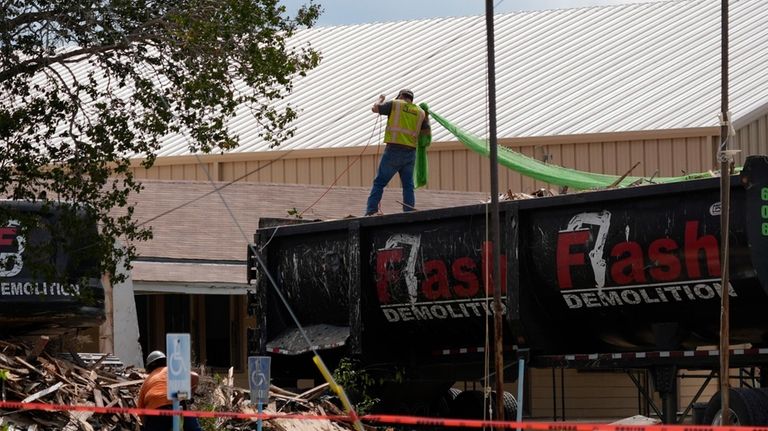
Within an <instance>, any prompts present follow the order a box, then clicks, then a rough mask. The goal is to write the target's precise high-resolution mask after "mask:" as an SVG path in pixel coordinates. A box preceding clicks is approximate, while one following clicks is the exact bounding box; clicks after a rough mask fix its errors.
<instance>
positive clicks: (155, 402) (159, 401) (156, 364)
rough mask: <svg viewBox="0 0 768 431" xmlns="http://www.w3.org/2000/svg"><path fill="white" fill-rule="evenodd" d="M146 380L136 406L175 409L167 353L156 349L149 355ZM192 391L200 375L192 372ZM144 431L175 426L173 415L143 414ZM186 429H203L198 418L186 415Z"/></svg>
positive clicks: (164, 429) (183, 426) (157, 430)
mask: <svg viewBox="0 0 768 431" xmlns="http://www.w3.org/2000/svg"><path fill="white" fill-rule="evenodd" d="M145 369H146V371H147V373H149V375H148V376H147V378H146V380H144V383H143V384H142V385H141V389H140V390H139V398H138V400H136V407H138V408H140V409H161V410H171V409H173V402H172V401H171V400H169V399H168V367H166V358H165V353H163V352H161V351H159V350H155V351H154V352H152V353H150V354H149V355H147V365H146V367H145ZM191 375H192V392H195V388H196V387H197V382H198V380H199V376H198V375H197V373H195V372H192V373H191ZM141 421H142V427H141V429H142V431H169V430H171V429H172V427H173V417H172V416H149V415H147V416H142V418H141ZM182 429H183V430H184V431H202V428H200V422H198V420H197V418H193V417H186V416H185V417H184V420H183V422H182Z"/></svg>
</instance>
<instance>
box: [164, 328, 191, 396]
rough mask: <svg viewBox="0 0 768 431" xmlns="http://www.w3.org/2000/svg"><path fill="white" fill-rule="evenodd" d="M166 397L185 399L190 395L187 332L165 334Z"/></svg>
mask: <svg viewBox="0 0 768 431" xmlns="http://www.w3.org/2000/svg"><path fill="white" fill-rule="evenodd" d="M165 352H166V353H165V354H166V358H167V359H166V362H167V366H168V399H169V400H173V399H177V400H185V399H188V398H190V397H191V395H192V388H191V386H192V376H191V374H190V360H189V334H166V336H165Z"/></svg>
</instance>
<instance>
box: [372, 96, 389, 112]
mask: <svg viewBox="0 0 768 431" xmlns="http://www.w3.org/2000/svg"><path fill="white" fill-rule="evenodd" d="M384 99H386V97H384V95H383V94H382V95H380V96H379V101H378V102H376V103H374V104H373V107H372V108H371V112H374V113H376V114H378V113H379V105H381V104H382V103H384Z"/></svg>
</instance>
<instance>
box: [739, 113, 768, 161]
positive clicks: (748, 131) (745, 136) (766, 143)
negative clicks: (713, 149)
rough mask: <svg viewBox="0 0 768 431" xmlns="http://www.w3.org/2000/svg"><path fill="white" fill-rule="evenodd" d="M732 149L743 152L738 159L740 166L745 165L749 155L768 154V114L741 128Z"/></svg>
mask: <svg viewBox="0 0 768 431" xmlns="http://www.w3.org/2000/svg"><path fill="white" fill-rule="evenodd" d="M731 147H732V148H734V149H740V150H741V154H739V155H738V156H737V157H736V163H737V164H738V165H741V164H743V163H744V158H745V157H746V156H747V155H751V154H768V114H764V115H760V116H757V117H756V118H754V119H752V120H750V121H748V122H746V124H745V125H744V126H741V127H739V128H738V129H737V130H736V136H735V137H734V139H733V144H732V145H731Z"/></svg>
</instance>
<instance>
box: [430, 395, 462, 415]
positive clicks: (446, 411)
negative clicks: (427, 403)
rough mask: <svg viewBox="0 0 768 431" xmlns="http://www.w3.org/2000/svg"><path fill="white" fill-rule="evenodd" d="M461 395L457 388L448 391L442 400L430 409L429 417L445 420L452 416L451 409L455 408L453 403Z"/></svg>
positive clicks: (439, 399) (437, 401)
mask: <svg viewBox="0 0 768 431" xmlns="http://www.w3.org/2000/svg"><path fill="white" fill-rule="evenodd" d="M460 393H461V390H460V389H456V388H450V389H448V390H447V391H446V392H445V394H443V395H442V396H441V397H440V398H438V399H437V400H436V401H435V402H434V403H433V404H432V406H431V407H430V412H429V413H430V414H429V416H434V417H438V418H445V417H450V416H451V413H452V412H451V408H452V406H453V401H454V400H455V399H456V397H457V396H458V395H459V394H460Z"/></svg>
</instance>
